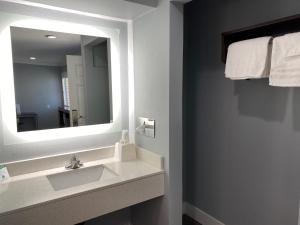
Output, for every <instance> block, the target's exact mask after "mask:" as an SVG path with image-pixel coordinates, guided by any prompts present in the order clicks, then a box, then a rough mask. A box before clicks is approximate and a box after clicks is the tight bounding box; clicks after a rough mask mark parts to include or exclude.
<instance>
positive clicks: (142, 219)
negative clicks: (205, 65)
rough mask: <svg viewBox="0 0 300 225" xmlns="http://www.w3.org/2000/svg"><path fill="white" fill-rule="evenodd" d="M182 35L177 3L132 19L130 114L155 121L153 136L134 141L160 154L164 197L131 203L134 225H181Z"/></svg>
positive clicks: (166, 2) (165, 1)
mask: <svg viewBox="0 0 300 225" xmlns="http://www.w3.org/2000/svg"><path fill="white" fill-rule="evenodd" d="M177 26H178V27H177ZM173 35H174V36H173ZM182 36H183V18H182V11H181V6H178V7H177V6H175V5H173V3H170V2H169V0H161V1H160V3H159V5H158V8H157V9H156V10H153V11H152V12H151V13H148V14H146V15H145V16H143V17H140V18H138V19H136V20H135V21H134V23H133V40H134V69H135V71H134V73H135V81H134V82H135V116H136V118H137V117H139V116H141V117H149V118H153V119H155V120H156V137H155V139H151V138H148V137H144V136H140V135H139V134H137V135H136V144H137V145H139V146H142V147H144V148H146V149H149V150H151V151H153V152H156V153H158V154H161V155H163V156H164V159H165V169H166V187H165V190H166V195H165V197H164V198H159V199H156V200H152V201H149V202H146V203H143V204H140V205H137V206H135V207H133V208H132V223H133V225H139V224H143V225H148V224H149V225H153V224H155V225H166V224H170V225H179V224H181V212H182V165H181V164H182V162H181V160H182V158H181V155H182V147H181V145H182V143H181V138H182V137H181V135H182V128H181V123H182V121H181V110H182V109H181V107H182V105H181V88H182V48H183V47H182V46H183V43H182V39H183V37H182ZM171 129H173V130H172V131H171Z"/></svg>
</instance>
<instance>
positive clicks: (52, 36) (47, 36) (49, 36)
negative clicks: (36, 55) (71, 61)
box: [45, 35, 56, 39]
mask: <svg viewBox="0 0 300 225" xmlns="http://www.w3.org/2000/svg"><path fill="white" fill-rule="evenodd" d="M45 37H46V38H49V39H55V38H56V37H55V36H54V35H46V36H45Z"/></svg>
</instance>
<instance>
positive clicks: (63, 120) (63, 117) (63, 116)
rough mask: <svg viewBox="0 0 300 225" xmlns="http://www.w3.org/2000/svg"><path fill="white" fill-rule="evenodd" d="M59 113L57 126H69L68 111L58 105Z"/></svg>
mask: <svg viewBox="0 0 300 225" xmlns="http://www.w3.org/2000/svg"><path fill="white" fill-rule="evenodd" d="M58 113H59V127H69V126H70V111H69V110H67V109H64V108H61V107H58Z"/></svg>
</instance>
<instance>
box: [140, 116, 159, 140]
mask: <svg viewBox="0 0 300 225" xmlns="http://www.w3.org/2000/svg"><path fill="white" fill-rule="evenodd" d="M136 132H137V133H138V134H141V135H144V136H146V137H151V138H155V120H154V119H149V118H144V117H139V118H138V127H137V128H136Z"/></svg>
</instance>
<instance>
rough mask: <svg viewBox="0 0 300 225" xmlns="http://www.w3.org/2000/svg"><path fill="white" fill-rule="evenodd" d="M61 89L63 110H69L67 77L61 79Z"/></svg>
mask: <svg viewBox="0 0 300 225" xmlns="http://www.w3.org/2000/svg"><path fill="white" fill-rule="evenodd" d="M62 88H63V95H64V108H65V109H67V110H70V95H69V82H68V78H67V77H63V78H62Z"/></svg>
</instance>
